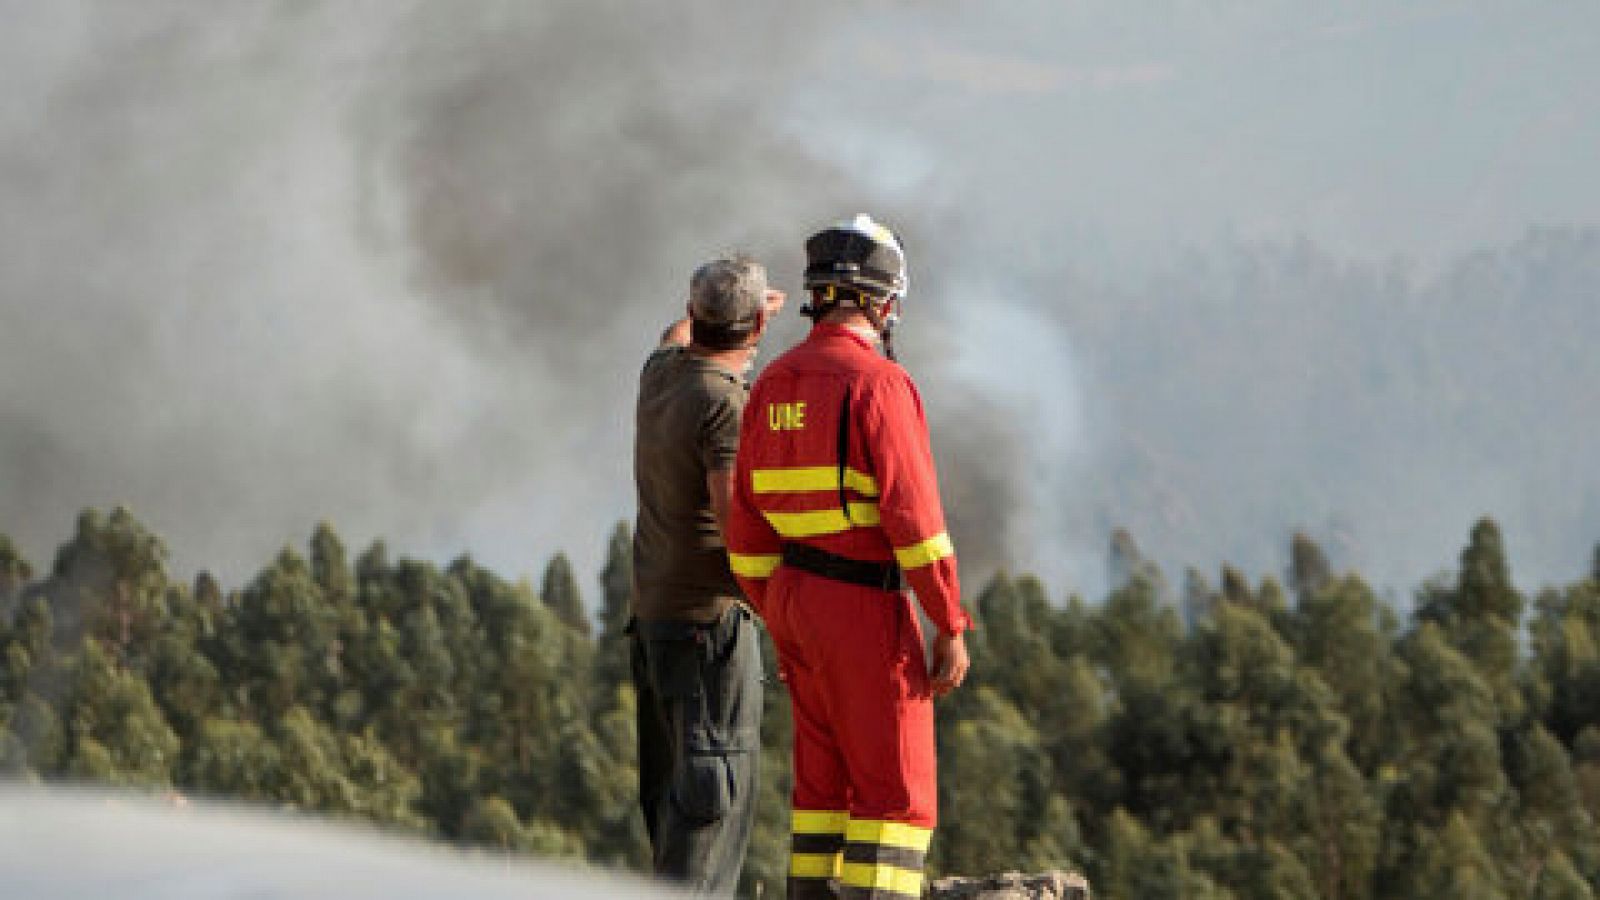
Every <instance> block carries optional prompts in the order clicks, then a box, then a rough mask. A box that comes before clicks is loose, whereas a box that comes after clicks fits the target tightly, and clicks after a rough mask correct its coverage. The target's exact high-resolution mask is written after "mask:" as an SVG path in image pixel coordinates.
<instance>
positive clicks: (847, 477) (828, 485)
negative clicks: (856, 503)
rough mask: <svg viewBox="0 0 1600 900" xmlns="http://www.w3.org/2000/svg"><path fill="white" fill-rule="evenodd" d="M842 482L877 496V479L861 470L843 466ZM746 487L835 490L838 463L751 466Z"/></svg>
mask: <svg viewBox="0 0 1600 900" xmlns="http://www.w3.org/2000/svg"><path fill="white" fill-rule="evenodd" d="M844 486H845V487H847V488H849V489H850V490H852V491H855V492H856V493H858V494H861V495H862V496H864V497H876V496H878V480H877V479H876V478H873V477H872V476H871V475H868V474H867V473H865V472H860V471H857V470H855V469H851V468H846V469H845V470H844ZM750 489H751V490H752V491H754V492H756V493H757V494H781V493H801V492H804V491H837V490H838V489H839V467H838V466H799V467H796V468H791V469H753V470H751V472H750Z"/></svg>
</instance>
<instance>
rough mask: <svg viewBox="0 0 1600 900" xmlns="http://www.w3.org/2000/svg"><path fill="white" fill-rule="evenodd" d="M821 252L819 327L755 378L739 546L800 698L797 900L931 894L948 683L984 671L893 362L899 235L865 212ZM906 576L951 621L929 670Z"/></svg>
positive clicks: (827, 239) (809, 311)
mask: <svg viewBox="0 0 1600 900" xmlns="http://www.w3.org/2000/svg"><path fill="white" fill-rule="evenodd" d="M805 249H806V270H805V287H806V289H807V290H808V291H809V292H810V302H809V303H808V304H807V305H806V306H805V307H803V308H802V309H801V312H802V313H804V314H805V315H807V316H808V317H809V318H810V319H811V320H812V323H813V324H812V328H811V332H810V334H809V336H808V337H807V338H806V339H805V340H804V341H803V342H801V343H800V344H799V345H797V346H795V347H794V348H792V349H791V350H789V351H788V352H787V353H785V354H784V355H782V356H780V357H779V358H778V359H777V360H775V361H773V362H772V363H771V364H769V365H768V367H767V368H766V370H765V371H764V372H763V373H762V375H761V377H760V378H759V379H757V381H756V383H755V385H754V387H753V388H752V389H751V395H750V398H749V401H748V403H747V405H746V407H745V414H744V419H743V422H742V423H741V427H740V433H739V453H738V459H737V463H736V468H735V484H734V494H733V498H732V504H731V507H730V510H729V519H728V528H727V539H728V551H729V560H730V563H731V567H732V569H733V572H734V574H735V575H737V576H738V578H739V580H740V584H741V586H742V587H743V588H744V592H745V595H746V596H747V597H748V598H750V600H751V602H752V603H753V604H754V605H755V607H756V609H757V612H759V613H760V615H761V616H762V618H763V619H764V620H765V622H766V625H767V630H768V632H769V633H770V634H771V636H772V639H773V643H774V645H775V646H776V648H777V651H778V664H779V672H780V675H781V676H782V677H783V679H784V681H785V683H786V684H787V685H788V689H789V695H790V701H791V705H792V708H793V715H794V793H793V798H792V799H793V820H792V826H793V834H792V840H791V855H790V863H789V896H790V897H791V898H796V900H806V898H814V897H846V898H915V897H920V896H921V895H922V880H923V878H922V869H923V859H924V856H925V854H926V853H927V849H928V840H929V838H930V837H931V835H932V832H933V828H934V824H935V819H936V771H935V759H934V736H933V698H934V697H935V696H938V695H941V694H944V693H946V692H948V691H950V690H952V689H954V688H955V687H956V686H957V685H959V684H960V683H961V681H962V679H963V678H964V677H965V676H966V671H967V665H968V661H967V651H966V644H965V641H964V639H963V637H962V634H963V632H964V631H966V629H967V628H969V627H970V624H971V620H970V619H969V618H968V616H967V614H966V612H965V611H964V610H963V609H962V608H961V603H960V594H961V591H960V586H959V582H958V579H957V576H956V558H955V550H954V548H953V547H952V545H951V543H950V537H949V535H948V534H947V533H946V531H945V522H944V513H943V510H942V508H941V506H940V502H939V490H938V485H937V482H936V479H935V474H934V465H933V454H932V451H931V450H930V448H929V443H928V427H927V421H926V419H925V417H924V415H923V410H922V401H921V399H920V398H919V396H918V394H917V389H916V386H915V385H914V384H913V383H912V381H911V377H910V376H909V375H908V374H907V373H906V371H905V370H904V369H902V368H901V367H900V366H899V365H898V364H897V363H895V362H894V360H893V352H892V348H891V337H890V333H891V331H892V329H893V327H894V325H895V323H896V321H897V320H898V318H899V314H900V304H901V298H902V297H903V295H904V293H905V289H906V270H905V256H904V252H903V250H902V248H901V244H900V241H899V239H898V238H897V237H896V236H895V235H894V233H893V232H891V231H890V230H889V229H888V228H886V227H884V226H883V225H881V224H879V223H877V222H875V221H873V220H872V219H871V218H870V217H868V216H865V215H860V216H857V217H856V218H855V219H853V220H851V221H848V222H844V223H841V224H839V225H835V226H832V227H830V228H826V229H824V230H822V231H820V232H818V233H816V234H815V235H813V236H812V237H811V238H809V239H808V240H807V241H806V245H805ZM908 589H909V590H910V591H912V592H914V593H915V594H916V597H917V600H918V601H919V602H920V603H921V605H922V608H923V610H924V611H926V613H927V614H928V618H929V619H930V620H931V621H932V622H933V624H934V626H935V627H936V628H937V629H938V632H939V633H938V635H937V637H936V638H935V639H934V643H933V652H932V660H931V670H932V671H931V672H930V665H929V661H928V659H927V657H926V656H925V655H924V643H923V635H922V627H921V624H920V623H919V620H918V618H917V616H916V614H915V612H914V610H913V609H912V607H911V598H910V596H909V595H908V593H907V592H908Z"/></svg>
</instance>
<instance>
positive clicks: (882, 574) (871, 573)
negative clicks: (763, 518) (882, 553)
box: [783, 541, 906, 591]
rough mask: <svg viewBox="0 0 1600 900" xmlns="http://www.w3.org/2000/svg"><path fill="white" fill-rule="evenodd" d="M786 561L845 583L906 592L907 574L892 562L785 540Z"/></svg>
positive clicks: (784, 559)
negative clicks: (870, 559) (831, 551)
mask: <svg viewBox="0 0 1600 900" xmlns="http://www.w3.org/2000/svg"><path fill="white" fill-rule="evenodd" d="M783 564H784V565H786V566H792V567H794V568H796V569H799V570H800V571H802V572H810V573H811V574H813V575H821V576H822V577H823V578H831V579H833V580H834V581H843V582H844V583H846V584H858V585H860V586H862V587H869V588H877V589H878V590H880V591H903V590H905V589H906V576H905V573H904V572H902V571H900V567H899V566H897V565H895V564H894V563H892V562H868V561H867V560H864V559H851V558H850V557H848V556H840V555H839V554H837V553H829V552H828V551H826V550H823V549H820V548H817V547H813V546H811V545H810V544H797V543H794V542H792V541H785V542H784V544H783Z"/></svg>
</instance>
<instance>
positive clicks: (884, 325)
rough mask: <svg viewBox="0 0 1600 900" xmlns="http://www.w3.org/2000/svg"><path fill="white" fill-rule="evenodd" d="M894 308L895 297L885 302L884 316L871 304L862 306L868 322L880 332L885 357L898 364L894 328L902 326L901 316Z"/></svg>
mask: <svg viewBox="0 0 1600 900" xmlns="http://www.w3.org/2000/svg"><path fill="white" fill-rule="evenodd" d="M894 306H895V297H894V296H893V295H890V297H889V299H887V300H885V301H884V303H883V308H884V309H885V310H886V312H884V313H883V314H882V315H879V314H878V310H877V307H876V306H875V305H874V304H872V303H871V302H868V303H864V304H862V306H861V311H862V312H864V313H866V314H867V321H868V322H871V323H872V327H873V328H874V329H875V330H876V331H877V332H878V338H879V339H880V340H882V341H883V355H884V356H887V357H888V358H889V360H890V361H891V362H897V360H895V358H894V327H895V326H896V325H898V324H900V314H899V313H898V312H896V311H895V309H894Z"/></svg>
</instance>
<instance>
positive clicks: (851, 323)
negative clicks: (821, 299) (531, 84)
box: [822, 307, 883, 344]
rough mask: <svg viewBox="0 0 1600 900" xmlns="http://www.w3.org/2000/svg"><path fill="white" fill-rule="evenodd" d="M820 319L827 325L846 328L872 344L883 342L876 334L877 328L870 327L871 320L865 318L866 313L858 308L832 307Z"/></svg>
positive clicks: (881, 337) (880, 336)
mask: <svg viewBox="0 0 1600 900" xmlns="http://www.w3.org/2000/svg"><path fill="white" fill-rule="evenodd" d="M822 321H823V322H826V323H828V324H829V325H838V326H839V327H841V328H847V329H849V330H850V331H853V332H855V333H856V334H859V335H861V336H862V337H864V338H866V339H867V340H869V341H871V342H872V343H874V344H881V343H883V336H882V335H880V334H878V329H876V328H873V327H872V321H871V320H870V319H868V318H867V314H866V313H864V312H862V311H861V310H859V309H845V308H843V307H840V308H838V309H833V310H830V311H829V312H828V314H827V315H825V316H823V317H822Z"/></svg>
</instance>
